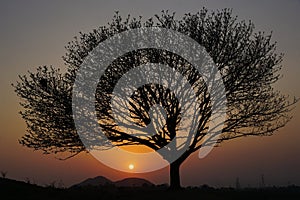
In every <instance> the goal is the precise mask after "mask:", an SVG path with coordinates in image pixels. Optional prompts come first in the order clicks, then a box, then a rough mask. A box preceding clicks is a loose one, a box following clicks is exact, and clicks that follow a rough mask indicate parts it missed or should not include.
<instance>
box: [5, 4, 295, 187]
mask: <svg viewBox="0 0 300 200" xmlns="http://www.w3.org/2000/svg"><path fill="white" fill-rule="evenodd" d="M203 6H205V7H207V8H208V9H221V8H225V7H227V8H232V9H233V13H234V14H236V15H238V17H239V19H241V20H243V19H244V20H252V21H253V22H254V24H255V25H256V28H257V30H261V31H266V32H270V31H273V39H274V41H277V42H278V51H279V52H283V53H284V54H285V57H284V61H283V63H282V64H283V69H282V75H283V77H282V79H280V81H279V82H278V83H276V85H275V87H276V88H277V89H279V90H281V91H282V93H284V94H287V95H290V96H291V97H293V96H296V97H300V89H299V87H300V78H299V75H300V66H299V63H300V50H299V46H300V24H299V19H300V12H299V10H300V1H299V0H287V1H283V0H281V1H279V0H272V1H271V0H269V1H241V0H236V1H229V0H219V1H215V0H209V1H208V0H206V1H204V0H185V1H179V0H169V1H167V0H166V1H164V0H152V1H149V0H148V1H142V0H140V1H138V0H123V1H121V0H119V1H116V0H110V1H58V0H57V1H43V0H39V1H30V0H28V1H22V0H20V1H1V3H0V69H1V73H0V90H1V96H0V111H1V113H0V171H7V172H8V174H7V176H8V178H12V179H17V180H25V179H30V180H31V181H33V182H35V183H37V184H41V185H44V184H49V183H50V182H52V181H59V180H61V181H62V182H63V183H64V184H65V186H70V185H72V184H74V183H77V182H80V181H82V180H84V179H86V178H89V177H94V176H98V175H103V176H106V177H107V178H110V179H111V180H119V179H122V178H125V177H131V176H136V177H143V178H147V179H149V180H150V181H152V182H154V183H157V184H160V183H167V182H168V181H169V176H168V168H165V169H162V170H159V171H156V172H151V173H147V174H130V173H122V172H118V171H116V170H113V169H111V168H109V167H106V166H104V165H103V164H101V163H99V162H98V161H97V160H95V159H94V158H93V157H92V156H90V155H89V154H86V153H82V154H80V155H78V156H76V157H74V158H72V159H69V160H67V161H60V160H57V159H56V158H55V156H54V155H43V154H42V152H39V151H33V150H31V149H28V148H25V147H22V146H21V145H19V144H18V139H19V138H20V137H21V136H22V135H23V134H24V133H25V132H26V127H25V123H24V121H23V120H22V119H21V117H20V115H19V114H18V112H19V111H20V109H21V107H20V106H19V104H18V102H19V99H18V98H17V96H16V94H15V93H14V92H13V88H12V87H11V85H10V84H11V83H13V82H15V81H16V80H17V77H18V75H23V74H25V73H26V72H27V71H28V70H31V71H32V70H34V69H35V68H36V67H38V66H40V65H53V66H55V67H61V68H64V66H63V61H62V59H61V57H62V56H63V55H64V54H65V50H64V46H65V45H66V44H67V42H69V41H71V40H72V39H73V37H74V36H76V35H78V32H79V31H82V32H88V31H90V30H92V29H93V28H97V27H98V26H101V25H105V24H106V23H107V22H109V21H110V20H111V18H112V16H113V14H114V11H116V10H119V11H120V14H121V15H123V16H127V14H131V15H132V16H136V17H138V16H139V15H142V16H144V17H145V18H148V17H150V16H153V15H154V14H156V13H160V11H161V10H163V9H169V10H170V11H175V12H176V13H177V17H180V16H182V15H183V14H184V13H186V12H196V11H197V10H199V9H201V8H202V7H203ZM292 114H293V116H294V118H293V119H292V121H291V122H290V123H288V124H287V125H286V126H285V127H284V128H283V129H280V130H279V131H278V132H276V133H275V135H273V136H271V137H247V138H241V139H236V140H232V141H227V142H225V143H222V144H221V145H220V147H217V148H214V149H213V151H212V152H211V153H210V154H209V155H208V156H207V157H205V158H203V159H201V160H199V159H198V157H197V153H196V154H195V155H192V156H191V157H190V158H189V159H188V160H186V162H184V164H183V166H182V168H181V177H182V184H183V185H184V186H187V185H202V184H209V185H212V186H234V184H235V179H236V178H237V177H239V180H240V183H241V185H242V186H248V185H250V186H258V184H259V181H260V176H261V175H262V174H264V177H265V182H266V184H267V185H287V184H297V185H300V154H299V153H300V145H299V143H300V131H299V130H300V123H299V122H300V105H299V103H298V104H297V105H296V108H295V109H294V111H293V112H292Z"/></svg>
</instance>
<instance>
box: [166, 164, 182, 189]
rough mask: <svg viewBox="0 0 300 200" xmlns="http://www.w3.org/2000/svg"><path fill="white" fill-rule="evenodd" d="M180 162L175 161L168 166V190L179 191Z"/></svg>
mask: <svg viewBox="0 0 300 200" xmlns="http://www.w3.org/2000/svg"><path fill="white" fill-rule="evenodd" d="M181 163H182V162H180V161H178V160H176V161H175V162H172V163H171V164H170V188H169V189H170V190H179V189H181V185H180V173H179V168H180V165H181Z"/></svg>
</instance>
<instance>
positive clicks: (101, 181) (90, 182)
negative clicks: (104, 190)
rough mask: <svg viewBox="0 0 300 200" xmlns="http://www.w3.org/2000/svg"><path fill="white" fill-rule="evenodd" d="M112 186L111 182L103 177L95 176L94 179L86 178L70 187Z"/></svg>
mask: <svg viewBox="0 0 300 200" xmlns="http://www.w3.org/2000/svg"><path fill="white" fill-rule="evenodd" d="M104 185H113V182H112V181H111V180H109V179H108V178H106V177H104V176H97V177H95V178H88V179H86V180H84V181H82V182H80V183H78V184H75V185H73V186H72V187H84V186H104Z"/></svg>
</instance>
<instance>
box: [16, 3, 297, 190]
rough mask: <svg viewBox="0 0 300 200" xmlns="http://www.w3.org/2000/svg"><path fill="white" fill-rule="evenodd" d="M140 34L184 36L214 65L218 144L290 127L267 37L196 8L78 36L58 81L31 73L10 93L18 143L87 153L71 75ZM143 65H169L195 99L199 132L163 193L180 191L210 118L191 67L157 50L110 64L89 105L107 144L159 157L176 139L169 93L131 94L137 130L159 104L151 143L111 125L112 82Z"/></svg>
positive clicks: (43, 71) (48, 72) (149, 89)
mask: <svg viewBox="0 0 300 200" xmlns="http://www.w3.org/2000/svg"><path fill="white" fill-rule="evenodd" d="M140 27H162V28H167V29H171V30H174V31H178V32H180V33H183V34H185V35H187V36H189V37H191V38H192V39H194V40H195V41H196V42H198V43H199V44H200V45H202V46H204V47H205V49H206V51H207V52H208V53H209V55H210V56H211V57H212V58H213V61H214V62H215V64H216V66H217V68H218V70H219V72H220V74H221V75H222V79H223V83H224V85H225V89H226V98H227V112H226V114H227V118H226V120H225V124H224V126H223V131H222V135H221V136H220V137H219V138H218V140H217V142H218V143H220V142H223V141H225V140H230V139H233V138H239V137H244V136H249V135H257V136H265V135H272V134H273V133H274V131H276V130H278V129H279V128H281V127H283V126H284V125H285V124H286V123H287V122H288V121H289V120H290V116H289V111H290V110H291V109H292V107H291V105H293V104H294V103H295V102H296V100H294V101H292V102H289V101H288V97H287V96H284V95H282V94H280V92H278V91H275V90H274V89H273V87H272V84H273V83H275V82H276V81H277V80H278V79H279V78H280V74H279V71H280V69H281V65H280V63H281V61H282V55H281V54H280V55H278V54H276V52H275V49H276V43H272V42H271V35H266V34H264V33H263V32H254V25H253V23H252V22H251V21H249V22H245V21H237V17H235V16H233V15H232V11H231V10H230V9H224V10H221V11H216V12H208V11H207V10H206V9H205V8H203V9H201V10H200V11H199V12H197V13H195V14H191V13H188V14H185V15H184V16H183V17H182V18H181V19H175V15H174V13H173V14H169V13H168V12H162V14H161V15H160V16H159V15H155V17H154V18H150V19H148V20H146V21H145V22H143V21H142V19H141V17H140V18H139V19H136V18H130V17H129V16H128V17H127V18H126V19H125V20H123V19H122V18H121V16H120V15H119V14H118V13H116V15H115V16H114V18H113V20H112V22H111V23H109V24H108V25H106V26H102V27H100V28H98V29H95V30H93V31H92V32H90V33H80V37H79V38H76V37H75V40H74V41H72V42H70V43H68V45H67V46H66V50H67V53H66V55H65V56H64V57H63V59H64V61H65V63H66V65H67V72H66V73H65V74H62V73H60V71H59V70H57V69H54V68H53V67H47V66H43V67H39V68H38V69H37V72H29V75H25V76H20V80H19V82H17V84H15V85H14V88H15V91H16V93H17V94H18V96H19V97H21V98H22V99H23V101H22V102H21V105H22V106H23V108H24V110H23V111H21V115H22V117H23V119H24V120H25V122H26V124H27V133H26V134H25V135H24V136H23V137H22V139H21V140H20V143H21V144H22V145H24V146H27V147H30V148H33V149H35V150H43V151H44V153H46V154H47V153H63V152H70V153H71V156H74V155H77V154H78V153H80V152H83V151H86V149H85V147H84V145H83V143H82V141H81V140H80V138H79V136H78V134H77V132H76V129H75V125H74V121H73V116H72V88H73V84H74V81H75V77H76V72H77V70H78V69H79V68H80V66H81V64H82V62H83V61H84V59H85V58H86V57H87V55H88V54H89V52H91V51H92V50H93V49H94V48H95V47H96V46H97V45H98V44H100V43H101V42H103V41H105V40H106V39H108V38H110V37H112V36H113V35H115V34H118V33H121V32H124V31H126V30H130V29H135V28H140ZM145 63H162V64H167V65H169V66H171V67H172V68H173V69H175V70H176V71H178V72H180V73H181V74H183V75H184V76H185V77H187V79H188V80H189V83H190V84H191V85H192V87H193V88H194V89H195V91H196V93H197V94H198V95H199V102H200V104H199V105H200V106H199V108H197V109H198V111H199V112H200V116H199V118H197V119H195V120H197V122H198V124H199V125H198V126H197V128H196V130H195V133H193V138H191V142H190V143H189V144H188V145H189V146H188V148H187V150H186V151H184V152H183V153H182V155H181V156H180V157H179V158H178V159H177V160H175V161H174V162H172V163H171V164H170V187H171V188H174V189H177V188H180V173H179V169H180V166H181V164H182V163H183V162H184V161H185V160H186V158H188V157H189V156H190V155H191V154H192V153H193V152H195V151H197V150H199V149H200V148H202V147H203V146H204V144H203V138H204V137H205V135H206V133H207V129H208V126H209V122H210V117H211V106H212V105H211V100H210V94H209V93H208V92H207V88H206V86H205V83H204V82H203V79H201V76H200V75H199V74H197V72H196V71H195V69H194V68H193V67H192V66H191V64H190V63H188V62H187V61H186V60H184V59H183V58H181V57H180V56H179V55H176V54H174V53H171V52H168V51H164V50H159V49H139V50H136V51H133V52H129V53H127V54H126V55H123V56H121V57H120V58H117V59H116V60H115V61H114V62H113V63H112V64H110V66H109V67H108V68H107V70H106V71H105V73H104V75H103V76H102V77H101V78H100V79H99V85H101V87H97V92H96V103H95V107H96V111H97V116H98V118H99V124H100V126H101V128H102V129H103V130H104V132H105V134H106V136H107V137H108V138H109V140H110V141H112V142H114V144H115V145H118V146H122V145H146V146H148V147H150V148H152V149H153V150H158V149H160V148H162V147H163V146H165V145H166V144H168V143H169V142H170V141H171V140H172V139H173V138H174V137H175V136H176V131H177V128H178V127H177V126H178V124H179V122H180V120H181V109H182V108H181V107H180V102H178V99H176V97H175V95H174V94H173V93H172V91H170V90H168V89H167V88H164V87H162V86H161V85H155V84H148V85H145V86H143V87H141V88H138V90H137V91H136V92H135V93H134V94H133V95H132V98H131V99H132V102H131V107H130V113H131V116H132V118H133V120H134V121H135V122H136V123H137V124H138V125H139V126H141V127H143V126H146V125H147V124H149V123H150V121H151V120H150V117H151V116H150V113H149V110H150V108H151V106H152V105H154V104H160V105H162V106H163V107H164V108H165V111H166V124H165V126H163V128H162V130H161V131H160V132H159V133H157V134H155V135H153V136H151V137H150V136H149V137H138V136H132V135H130V134H127V133H126V132H124V131H120V129H118V128H117V126H116V124H114V119H113V117H112V114H111V107H110V105H109V103H110V100H111V95H112V92H113V89H114V87H115V85H116V83H117V82H118V80H119V79H120V78H121V77H122V75H124V74H125V73H126V72H128V71H129V70H130V69H132V68H134V67H136V66H139V65H141V64H145ZM216 92H218V91H216ZM82 109H84V108H82ZM83 112H84V110H83ZM207 145H209V144H207ZM71 156H70V157H71ZM68 158H69V157H68Z"/></svg>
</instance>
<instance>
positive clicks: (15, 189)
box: [0, 178, 300, 200]
mask: <svg viewBox="0 0 300 200" xmlns="http://www.w3.org/2000/svg"><path fill="white" fill-rule="evenodd" d="M0 199H2V200H7V199H22V200H25V199H30V200H35V199H46V200H47V199H55V200H56V199H64V200H68V199H70V200H71V199H72V200H76V199H80V200H89V199H121V200H122V199H128V200H135V199H139V200H141V199H142V200H155V199H166V200H167V199H170V200H176V199H181V200H183V199H184V200H187V199H204V200H219V199H230V200H234V199H243V200H248V199H251V200H252V199H255V200H256V199H270V200H277V199H295V200H299V199H300V187H299V186H288V187H268V188H263V189H255V188H248V189H239V190H236V189H233V188H211V187H208V186H201V187H195V188H194V187H188V188H184V189H182V190H180V191H170V190H168V189H167V188H166V187H165V186H147V187H139V188H133V187H131V188H130V187H127V188H125V187H115V186H102V187H81V188H65V189H61V188H55V187H51V186H47V187H42V186H38V185H33V184H29V183H25V182H21V181H15V180H11V179H4V178H0Z"/></svg>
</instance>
